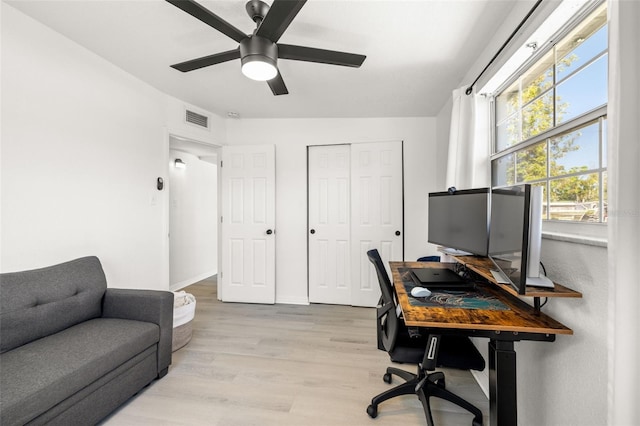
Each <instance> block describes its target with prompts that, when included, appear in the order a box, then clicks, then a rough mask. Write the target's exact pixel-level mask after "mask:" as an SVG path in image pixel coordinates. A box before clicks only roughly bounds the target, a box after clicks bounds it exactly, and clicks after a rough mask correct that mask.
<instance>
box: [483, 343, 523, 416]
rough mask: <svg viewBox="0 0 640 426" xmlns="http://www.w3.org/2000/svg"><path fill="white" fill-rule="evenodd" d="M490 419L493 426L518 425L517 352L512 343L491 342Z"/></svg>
mask: <svg viewBox="0 0 640 426" xmlns="http://www.w3.org/2000/svg"><path fill="white" fill-rule="evenodd" d="M489 419H490V424H491V426H513V425H516V424H518V423H517V419H518V405H517V398H516V351H515V350H514V349H513V342H512V341H501V340H493V339H491V340H489Z"/></svg>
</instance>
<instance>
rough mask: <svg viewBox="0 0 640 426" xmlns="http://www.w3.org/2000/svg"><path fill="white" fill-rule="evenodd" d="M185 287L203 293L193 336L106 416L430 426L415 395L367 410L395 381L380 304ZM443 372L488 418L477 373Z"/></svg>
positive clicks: (467, 419) (450, 411)
mask: <svg viewBox="0 0 640 426" xmlns="http://www.w3.org/2000/svg"><path fill="white" fill-rule="evenodd" d="M185 290H186V291H187V292H189V293H192V294H193V295H194V296H195V297H196V300H197V302H196V303H197V304H196V315H195V318H194V320H193V337H192V339H191V341H190V342H189V344H188V345H187V346H185V347H183V348H182V349H180V350H178V351H176V352H174V353H173V364H172V365H171V367H170V369H169V373H168V374H167V376H165V377H164V378H163V379H161V380H159V381H155V382H154V383H152V384H151V385H150V386H148V387H147V388H146V389H144V390H143V391H142V392H140V393H139V394H138V395H136V396H135V397H134V398H132V399H131V400H130V401H129V402H128V403H127V404H125V405H124V406H122V407H121V408H120V409H119V410H118V411H116V412H115V413H113V414H112V415H111V416H110V417H108V418H107V419H105V420H104V421H103V422H102V424H103V425H109V426H114V425H149V424H154V425H230V426H231V425H234V426H235V425H243V426H244V425H247V426H248V425H261V426H263V425H296V426H297V425H319V426H320V425H372V426H384V425H426V423H427V422H426V420H425V418H424V413H423V411H422V406H421V404H420V402H419V401H418V399H417V398H416V397H414V396H411V395H408V396H402V397H397V398H394V399H392V400H389V401H387V402H385V403H383V404H381V405H380V406H379V411H378V417H377V418H376V419H371V418H369V416H368V415H367V414H366V408H367V406H368V405H369V402H370V400H371V398H372V397H373V396H374V395H376V394H378V393H380V392H383V391H385V390H387V389H389V388H390V387H391V385H388V384H386V383H384V382H383V381H382V375H383V374H384V372H385V369H386V367H387V366H389V365H391V362H390V360H389V357H388V355H387V354H386V353H385V352H382V351H379V350H378V349H377V347H376V333H375V309H373V308H354V307H347V306H334V305H315V304H314V305H310V306H299V305H254V304H240V303H222V302H220V301H218V300H217V295H216V285H215V279H213V278H212V279H207V280H204V281H201V282H199V283H197V284H194V285H192V286H189V287H187V288H186V289H185ZM396 366H398V365H396ZM404 368H406V369H408V370H410V371H412V372H413V371H414V369H415V367H414V366H411V365H407V366H405V367H404ZM444 371H445V374H446V377H447V387H448V388H449V389H451V390H453V391H454V392H456V393H457V394H459V395H460V396H462V397H463V398H465V399H467V400H469V401H470V402H471V403H472V404H475V405H476V406H477V407H478V408H480V409H481V410H482V412H483V413H484V423H485V424H488V422H489V416H488V411H489V404H488V401H487V399H486V397H485V395H484V394H483V393H482V391H481V389H480V387H479V386H478V385H477V384H476V382H475V380H474V379H473V377H472V376H471V374H470V373H469V372H467V371H458V370H444ZM400 380H401V379H399V378H396V377H394V382H393V383H395V384H397V383H400ZM431 401H432V406H433V407H432V408H433V416H434V421H435V423H436V425H446V426H458V425H460V426H462V425H464V426H468V425H470V424H471V420H472V416H471V415H470V414H468V413H467V412H465V411H464V410H462V409H460V408H458V407H457V406H455V405H453V404H450V403H449V402H446V401H442V400H439V399H437V398H432V399H431Z"/></svg>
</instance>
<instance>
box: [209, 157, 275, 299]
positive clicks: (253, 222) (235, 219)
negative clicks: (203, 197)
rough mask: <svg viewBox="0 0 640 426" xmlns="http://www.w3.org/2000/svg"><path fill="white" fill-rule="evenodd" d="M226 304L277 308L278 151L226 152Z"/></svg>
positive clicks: (224, 292) (223, 188) (222, 288)
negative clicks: (276, 169)
mask: <svg viewBox="0 0 640 426" xmlns="http://www.w3.org/2000/svg"><path fill="white" fill-rule="evenodd" d="M222 161H223V165H222V169H221V172H222V243H221V251H222V268H221V272H222V277H221V280H222V285H221V293H222V294H221V295H220V298H221V299H222V300H223V301H225V302H249V303H275V294H276V292H275V229H274V225H275V147H274V146H273V145H257V146H225V147H223V148H222Z"/></svg>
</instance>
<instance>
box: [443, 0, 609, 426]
mask: <svg viewBox="0 0 640 426" xmlns="http://www.w3.org/2000/svg"><path fill="white" fill-rule="evenodd" d="M553 3H557V2H553ZM554 6H555V5H554V4H551V5H548V7H550V8H553V7H554ZM530 8H531V3H530V2H521V3H518V4H517V6H516V7H514V11H513V20H507V24H508V23H510V22H515V20H516V19H517V21H518V22H519V21H520V20H521V19H522V17H524V15H525V14H526V12H527V11H528V10H529V9H530ZM518 16H519V18H517V17H518ZM510 31H511V30H509V31H507V29H506V27H504V26H503V27H501V28H499V29H497V30H496V36H495V37H494V39H493V40H492V41H490V42H488V43H487V45H488V46H489V47H488V48H487V50H486V51H485V52H483V53H482V54H481V55H480V56H479V58H478V61H477V62H476V64H475V65H474V66H473V67H471V70H470V71H469V73H468V75H467V76H466V77H465V79H464V80H463V81H461V82H460V86H462V85H466V84H470V83H471V82H472V81H473V79H474V78H475V77H476V75H477V74H478V73H479V72H480V70H481V69H482V68H483V67H484V65H486V64H487V63H488V61H489V59H490V58H491V56H492V55H493V54H494V53H495V52H496V51H497V49H498V48H499V46H500V44H501V43H502V42H503V41H504V40H505V39H506V38H507V37H508V35H509V33H510ZM490 72H491V70H489V73H490ZM451 107H452V105H451V102H448V103H447V104H446V105H445V106H444V107H443V108H442V110H441V111H440V113H439V114H438V116H437V125H436V128H437V144H438V153H439V154H438V158H441V159H442V160H441V161H446V151H447V149H448V144H449V126H450V123H451ZM442 155H444V157H442ZM441 172H442V173H445V174H446V168H444V169H438V174H440V173H441ZM444 178H445V175H442V176H440V175H439V176H438V177H437V178H436V181H438V182H444ZM595 226H600V225H595ZM570 228H572V227H570V226H569V228H567V226H566V225H565V227H564V228H561V229H558V228H557V227H556V228H554V229H553V231H556V232H565V233H570V232H571V229H570ZM573 228H574V227H573ZM544 230H545V231H549V230H551V229H550V227H548V226H545V227H544ZM581 234H584V232H581ZM542 262H543V263H544V265H545V267H546V269H547V273H548V275H549V276H550V278H551V279H553V280H554V281H556V282H558V283H562V284H564V285H566V286H568V287H570V288H572V289H574V290H577V291H580V292H582V293H583V298H582V299H563V298H555V299H550V301H549V303H548V305H547V306H545V307H544V308H543V309H542V310H543V312H545V313H546V314H548V315H550V316H551V317H553V318H555V319H556V320H558V321H560V322H561V323H563V324H564V325H566V326H567V327H569V328H571V329H572V330H573V332H574V334H573V335H571V336H558V337H557V339H556V341H555V342H553V343H541V342H519V343H516V344H515V349H516V353H517V358H518V361H517V362H518V371H517V374H518V389H517V392H518V424H519V425H545V426H554V425H557V426H565V425H594V426H596V425H604V424H606V423H607V336H608V329H607V315H608V309H607V297H608V296H607V292H608V286H609V284H608V278H607V268H608V265H607V249H606V248H605V247H602V246H594V245H588V244H576V243H571V242H567V241H561V240H554V239H550V238H543V240H542ZM475 340H476V344H479V345H480V348H481V350H482V352H483V353H484V354H485V356H486V353H487V347H486V346H487V343H486V342H487V341H486V339H475ZM477 377H478V378H479V379H480V381H481V385H482V386H483V387H484V388H485V389H487V388H488V372H487V371H486V370H485V372H484V374H480V375H478V376H477Z"/></svg>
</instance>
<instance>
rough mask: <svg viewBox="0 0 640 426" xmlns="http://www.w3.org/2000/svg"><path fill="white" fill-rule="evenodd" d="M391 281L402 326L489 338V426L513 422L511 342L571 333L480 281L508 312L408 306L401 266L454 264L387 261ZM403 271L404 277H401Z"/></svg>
mask: <svg viewBox="0 0 640 426" xmlns="http://www.w3.org/2000/svg"><path fill="white" fill-rule="evenodd" d="M389 265H390V266H391V274H392V276H393V285H394V287H395V290H396V293H397V295H398V302H399V304H400V307H401V308H402V313H403V316H404V321H405V323H406V324H407V325H413V326H419V327H428V328H431V329H433V331H434V334H463V335H467V336H473V337H486V338H489V360H488V361H489V407H490V424H491V426H513V425H516V424H517V398H516V389H517V380H516V352H515V349H514V342H517V341H520V340H535V341H544V342H553V341H555V336H556V335H557V334H573V331H572V330H571V329H570V328H568V327H567V326H565V325H563V324H561V323H559V322H558V321H556V320H554V319H553V318H551V317H550V316H548V315H546V314H544V313H542V312H540V311H536V310H535V309H534V308H533V307H532V306H530V305H529V304H527V303H525V302H524V301H522V300H520V299H519V298H517V297H515V296H513V295H512V294H511V293H510V292H505V291H503V289H502V288H501V287H496V286H494V285H492V284H486V285H484V284H480V286H481V288H482V290H483V291H485V292H487V293H490V294H492V295H494V296H495V297H496V298H497V299H498V300H500V301H501V302H502V303H504V304H505V305H507V306H508V307H509V310H503V311H492V310H482V309H462V308H448V307H424V306H413V305H411V303H410V301H409V295H408V294H407V292H406V290H405V287H404V285H403V282H411V278H410V277H408V276H406V274H403V273H401V271H400V270H401V269H404V268H432V267H439V268H442V267H443V265H448V267H450V268H453V266H454V265H455V264H448V263H429V262H389ZM403 275H404V276H403Z"/></svg>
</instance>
